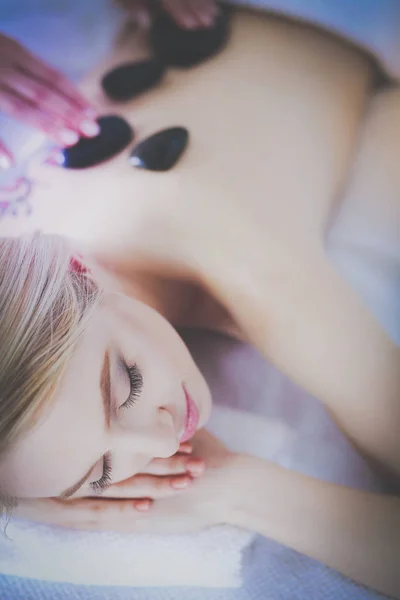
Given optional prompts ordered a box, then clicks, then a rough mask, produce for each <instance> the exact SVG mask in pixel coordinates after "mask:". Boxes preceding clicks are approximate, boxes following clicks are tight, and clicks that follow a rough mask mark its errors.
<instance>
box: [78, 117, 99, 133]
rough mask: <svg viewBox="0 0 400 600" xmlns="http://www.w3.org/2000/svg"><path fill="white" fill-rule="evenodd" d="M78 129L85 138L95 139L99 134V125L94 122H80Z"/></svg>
mask: <svg viewBox="0 0 400 600" xmlns="http://www.w3.org/2000/svg"><path fill="white" fill-rule="evenodd" d="M79 129H80V131H81V132H82V133H83V134H84V135H86V136H87V137H95V136H96V135H99V133H100V125H99V124H98V123H96V121H89V120H85V121H82V123H80V125H79Z"/></svg>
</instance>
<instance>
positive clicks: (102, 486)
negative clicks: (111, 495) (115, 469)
mask: <svg viewBox="0 0 400 600" xmlns="http://www.w3.org/2000/svg"><path fill="white" fill-rule="evenodd" d="M111 471H112V469H111V457H110V456H109V455H108V454H105V455H104V456H103V475H102V476H101V478H100V479H99V480H98V481H93V482H92V483H91V484H90V487H91V488H92V490H93V491H94V492H95V493H97V494H99V493H101V492H104V490H106V489H107V488H108V486H109V485H110V483H111Z"/></svg>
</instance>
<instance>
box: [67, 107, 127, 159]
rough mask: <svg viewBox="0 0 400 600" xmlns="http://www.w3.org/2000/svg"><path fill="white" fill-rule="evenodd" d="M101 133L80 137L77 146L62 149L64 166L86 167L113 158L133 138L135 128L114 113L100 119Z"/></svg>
mask: <svg viewBox="0 0 400 600" xmlns="http://www.w3.org/2000/svg"><path fill="white" fill-rule="evenodd" d="M97 122H98V124H99V125H100V133H99V135H97V136H96V137H94V138H80V140H79V142H78V143H77V144H75V146H71V147H70V148H64V149H63V150H62V156H63V160H62V162H61V164H62V166H63V167H65V168H66V169H85V168H86V167H93V166H94V165H98V164H99V163H102V162H103V161H105V160H107V159H109V158H112V157H113V156H115V155H117V154H118V153H119V152H121V151H122V150H123V149H124V148H126V147H127V146H128V145H129V144H130V143H131V141H132V140H133V135H134V134H133V130H132V128H131V127H130V125H129V124H128V123H127V122H126V121H125V120H124V119H121V117H117V116H114V115H111V116H107V117H100V118H99V119H98V121H97Z"/></svg>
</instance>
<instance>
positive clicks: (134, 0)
mask: <svg viewBox="0 0 400 600" xmlns="http://www.w3.org/2000/svg"><path fill="white" fill-rule="evenodd" d="M115 1H116V3H117V4H119V5H120V6H122V7H123V8H124V9H125V10H126V11H127V12H128V13H130V14H131V15H132V17H133V18H134V19H135V20H136V21H137V22H138V23H139V25H142V26H145V27H146V26H148V25H149V23H150V4H151V3H150V0H115ZM160 4H161V5H162V7H163V8H164V10H166V11H167V12H169V14H170V15H171V16H172V18H173V19H174V20H175V21H176V23H177V24H178V25H180V26H181V27H184V28H186V29H197V28H200V27H209V26H211V25H212V24H213V22H214V18H215V16H216V12H217V5H216V2H215V0H161V1H160Z"/></svg>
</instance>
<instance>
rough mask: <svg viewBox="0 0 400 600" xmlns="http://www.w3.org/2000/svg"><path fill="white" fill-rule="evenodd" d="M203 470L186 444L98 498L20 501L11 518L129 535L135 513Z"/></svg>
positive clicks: (185, 485) (179, 489) (186, 484)
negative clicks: (127, 533) (172, 454)
mask: <svg viewBox="0 0 400 600" xmlns="http://www.w3.org/2000/svg"><path fill="white" fill-rule="evenodd" d="M204 468H205V465H204V461H203V460H202V459H201V458H200V457H199V456H198V454H196V456H192V445H191V444H190V443H189V442H186V443H183V444H181V446H180V448H179V452H177V454H175V455H174V456H171V457H170V458H166V459H162V458H156V459H153V460H152V461H151V462H150V463H149V464H148V465H147V467H146V468H145V469H143V471H142V472H141V473H139V474H137V475H135V476H133V477H131V478H130V479H128V480H126V481H123V482H120V483H117V484H114V485H112V486H111V487H110V488H109V489H108V490H107V491H106V492H104V493H103V495H102V498H78V499H76V500H59V499H58V498H45V499H38V500H23V501H21V502H19V504H18V507H17V509H16V511H15V514H16V516H18V517H22V518H24V519H30V520H32V521H39V522H42V523H47V524H49V525H57V526H61V527H69V528H72V529H95V530H103V529H111V530H117V531H124V532H128V531H133V530H134V523H135V519H137V515H138V514H139V512H138V511H140V512H143V511H147V510H148V509H149V508H150V507H151V505H152V503H153V502H154V501H155V500H156V499H161V498H168V497H171V496H174V495H176V494H179V493H182V492H183V491H184V490H186V489H187V488H188V487H190V485H192V482H193V481H194V480H195V479H196V478H199V477H200V476H201V475H202V474H203V473H204ZM127 515H130V518H129V521H127V520H126V516H127Z"/></svg>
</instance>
